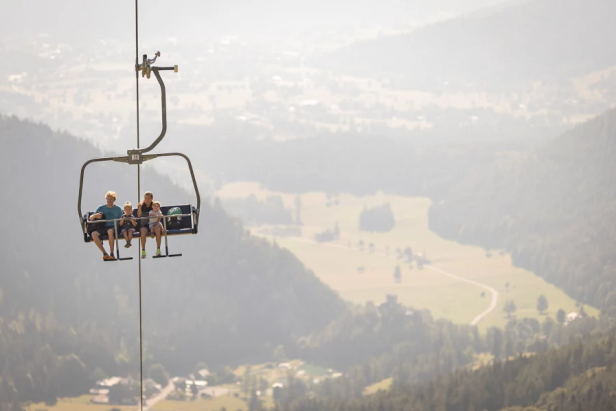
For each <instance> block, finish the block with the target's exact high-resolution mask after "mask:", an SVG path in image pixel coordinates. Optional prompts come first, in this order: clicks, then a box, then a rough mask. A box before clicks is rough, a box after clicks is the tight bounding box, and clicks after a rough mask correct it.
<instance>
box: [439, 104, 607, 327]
mask: <svg viewBox="0 0 616 411" xmlns="http://www.w3.org/2000/svg"><path fill="white" fill-rule="evenodd" d="M615 156H616V111H614V110H612V111H610V112H608V113H606V114H605V115H603V116H600V117H598V118H596V119H594V120H591V121H589V122H588V123H586V124H584V125H582V126H580V127H577V128H575V129H573V130H571V131H570V132H568V133H565V134H564V135H562V136H560V137H558V138H556V139H554V140H551V141H550V142H549V143H547V144H545V145H543V146H541V147H539V148H537V149H536V150H534V151H532V152H531V153H530V154H528V155H523V156H519V158H518V159H517V160H510V159H509V160H503V161H501V163H500V165H499V167H492V168H490V169H488V170H487V171H486V172H484V173H477V174H475V175H472V176H470V177H469V178H466V179H465V180H464V182H463V183H461V184H459V185H458V186H457V187H456V188H455V189H452V190H451V191H450V193H449V195H447V196H446V197H445V199H444V200H443V201H440V202H438V203H435V204H434V205H433V206H432V208H431V210H430V226H431V228H432V229H434V230H435V231H436V232H438V233H439V234H441V235H442V236H445V237H448V238H452V239H456V240H459V241H463V242H467V243H473V244H479V245H482V246H484V247H486V248H492V249H497V248H505V249H507V250H508V251H510V252H511V254H512V257H513V261H514V263H515V264H517V265H520V266H522V267H525V268H527V269H530V270H533V271H534V272H536V273H537V274H538V275H541V276H543V277H544V278H546V279H547V280H548V281H550V282H553V283H555V284H557V285H559V286H560V287H563V288H564V289H565V290H566V291H567V292H568V293H569V294H571V295H572V296H574V297H575V298H577V299H579V300H580V301H583V302H586V303H590V304H593V305H595V306H597V307H600V308H602V309H603V310H604V312H606V313H608V314H610V315H612V316H613V315H616V253H614V244H615V243H616V183H615V181H616V167H615V165H614V158H615Z"/></svg>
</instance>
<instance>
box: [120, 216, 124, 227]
mask: <svg viewBox="0 0 616 411" xmlns="http://www.w3.org/2000/svg"><path fill="white" fill-rule="evenodd" d="M123 225H124V217H122V219H121V220H120V227H122V226H123Z"/></svg>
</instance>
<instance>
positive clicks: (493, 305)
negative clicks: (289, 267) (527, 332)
mask: <svg viewBox="0 0 616 411" xmlns="http://www.w3.org/2000/svg"><path fill="white" fill-rule="evenodd" d="M300 241H303V242H307V243H311V244H317V245H320V246H323V247H333V248H342V249H344V250H350V251H356V252H358V253H362V252H363V251H360V250H358V249H356V248H353V247H348V246H344V245H341V244H332V243H319V242H316V241H314V240H308V239H306V238H302V239H301V240H300ZM373 254H374V255H379V256H382V257H385V258H391V259H394V260H396V259H397V258H396V257H395V256H393V255H387V254H383V253H373ZM424 268H427V269H429V270H432V271H434V272H437V273H439V274H442V275H446V276H448V277H451V278H455V279H456V280H458V281H462V282H465V283H467V284H471V285H474V286H476V287H480V288H483V289H485V290H488V291H489V292H490V294H492V300H491V301H490V305H489V306H488V308H486V309H485V310H484V311H482V312H481V313H479V314H478V315H477V316H476V317H475V318H473V319H472V320H471V322H470V324H471V325H477V324H478V323H479V321H481V320H482V319H483V318H484V317H485V316H487V315H488V314H490V313H491V312H492V311H493V310H494V309H495V308H496V304H497V303H498V295H499V293H498V291H496V290H495V289H494V288H492V287H490V286H489V285H487V284H483V283H480V282H479V281H474V280H469V279H468V278H464V277H461V276H459V275H456V274H451V273H448V272H447V271H445V270H441V269H440V268H436V267H434V266H432V265H428V264H425V265H424Z"/></svg>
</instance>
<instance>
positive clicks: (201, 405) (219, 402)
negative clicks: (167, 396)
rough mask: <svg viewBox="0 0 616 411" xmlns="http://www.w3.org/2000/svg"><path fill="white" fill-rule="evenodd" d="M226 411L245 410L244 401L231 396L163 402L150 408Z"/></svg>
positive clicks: (156, 410) (158, 410)
mask: <svg viewBox="0 0 616 411" xmlns="http://www.w3.org/2000/svg"><path fill="white" fill-rule="evenodd" d="M223 407H224V408H226V409H227V410H228V411H236V410H242V411H244V410H247V409H248V406H247V405H246V403H245V402H244V401H242V400H241V399H239V398H235V397H233V396H232V395H221V396H220V397H216V398H212V399H198V400H195V401H168V400H163V401H161V402H159V403H158V404H156V405H155V406H154V407H152V409H151V410H152V411H220V409H221V408H223Z"/></svg>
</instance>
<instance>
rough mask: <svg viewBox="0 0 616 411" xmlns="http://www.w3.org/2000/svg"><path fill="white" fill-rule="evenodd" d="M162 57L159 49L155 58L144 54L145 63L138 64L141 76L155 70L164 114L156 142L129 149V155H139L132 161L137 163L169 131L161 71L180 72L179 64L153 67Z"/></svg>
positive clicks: (162, 113)
mask: <svg viewBox="0 0 616 411" xmlns="http://www.w3.org/2000/svg"><path fill="white" fill-rule="evenodd" d="M158 57H160V51H157V52H156V53H155V55H154V58H153V59H148V56H147V54H144V55H143V63H142V64H141V65H138V66H137V67H136V69H137V70H138V71H139V70H140V71H141V76H142V77H143V76H145V77H147V78H150V73H151V72H154V76H155V77H156V80H157V81H158V84H159V85H160V100H161V115H162V130H161V132H160V135H159V136H158V138H157V139H156V140H154V142H153V143H152V144H150V145H149V146H148V147H146V148H143V149H137V150H129V151H128V155H129V156H131V158H132V155H137V156H138V157H136V159H135V160H131V161H135V163H139V162H140V161H142V160H141V155H143V153H148V152H150V151H152V150H153V149H154V147H156V146H157V145H158V143H160V142H161V141H162V139H163V138H164V137H165V134H166V133H167V92H166V89H165V83H164V82H163V79H162V77H161V76H160V73H159V71H171V70H173V71H174V72H175V73H177V72H178V66H173V67H152V66H151V64H153V63H154V62H155V61H156V59H157V58H158Z"/></svg>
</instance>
